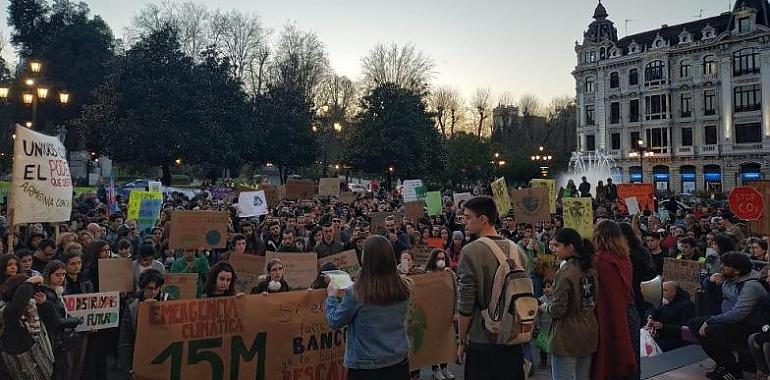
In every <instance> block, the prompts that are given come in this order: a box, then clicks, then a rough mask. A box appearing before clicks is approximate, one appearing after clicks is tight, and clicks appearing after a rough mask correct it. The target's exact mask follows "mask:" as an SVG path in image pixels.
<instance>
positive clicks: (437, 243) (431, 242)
mask: <svg viewBox="0 0 770 380" xmlns="http://www.w3.org/2000/svg"><path fill="white" fill-rule="evenodd" d="M425 243H427V244H428V246H430V247H431V248H439V249H444V243H445V241H444V239H442V238H427V239H425Z"/></svg>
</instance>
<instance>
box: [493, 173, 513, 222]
mask: <svg viewBox="0 0 770 380" xmlns="http://www.w3.org/2000/svg"><path fill="white" fill-rule="evenodd" d="M492 199H493V200H494V201H495V205H496V206H497V213H498V214H500V217H501V218H502V217H503V216H505V215H506V214H508V211H510V210H511V198H510V196H509V195H508V186H506V185H505V177H503V178H500V179H498V180H497V181H495V182H492Z"/></svg>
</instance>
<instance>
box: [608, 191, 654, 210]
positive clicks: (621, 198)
mask: <svg viewBox="0 0 770 380" xmlns="http://www.w3.org/2000/svg"><path fill="white" fill-rule="evenodd" d="M617 186H618V211H620V213H622V214H625V213H628V206H626V201H625V200H626V199H628V198H631V197H636V202H637V203H638V204H639V211H640V212H644V211H651V212H655V199H654V197H653V196H654V194H655V191H654V190H653V187H652V184H651V183H621V184H618V185H617Z"/></svg>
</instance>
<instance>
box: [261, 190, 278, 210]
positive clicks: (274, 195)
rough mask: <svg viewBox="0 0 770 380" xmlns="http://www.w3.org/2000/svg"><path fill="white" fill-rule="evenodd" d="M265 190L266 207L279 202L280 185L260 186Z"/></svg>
mask: <svg viewBox="0 0 770 380" xmlns="http://www.w3.org/2000/svg"><path fill="white" fill-rule="evenodd" d="M262 190H264V191H265V198H267V207H271V208H272V207H275V206H276V205H278V203H280V202H281V189H280V186H273V185H265V186H263V187H262Z"/></svg>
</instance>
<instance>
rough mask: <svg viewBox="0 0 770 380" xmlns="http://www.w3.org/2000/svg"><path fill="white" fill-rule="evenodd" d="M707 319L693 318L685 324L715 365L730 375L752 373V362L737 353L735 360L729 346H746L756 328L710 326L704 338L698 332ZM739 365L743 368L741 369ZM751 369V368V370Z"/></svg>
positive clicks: (740, 325) (735, 325)
mask: <svg viewBox="0 0 770 380" xmlns="http://www.w3.org/2000/svg"><path fill="white" fill-rule="evenodd" d="M706 319H708V317H695V318H693V319H691V320H690V321H689V322H687V327H688V328H689V329H690V332H692V333H693V335H695V338H696V339H698V342H699V343H700V345H701V348H703V351H705V352H706V355H708V356H709V357H710V358H711V359H713V360H714V361H715V362H716V363H717V365H720V366H722V367H725V368H726V369H727V370H728V371H729V372H730V373H731V374H733V375H738V374H741V373H743V370H746V371H747V372H754V371H755V370H756V367H754V361H753V360H750V359H751V358H748V357H746V356H745V355H744V354H743V353H739V355H738V356H739V359H740V362H739V361H737V360H735V355H734V354H733V352H732V350H731V347H730V346H731V345H741V346H748V342H749V336H751V335H752V334H754V333H755V332H756V331H757V330H758V328H755V327H750V326H746V325H742V324H732V325H710V326H708V327H707V328H706V336H705V337H703V336H701V335H700V333H699V330H700V328H701V326H702V325H703V322H705V321H706ZM741 364H743V365H744V366H745V368H741V367H742V366H741ZM752 367H753V368H752Z"/></svg>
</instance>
